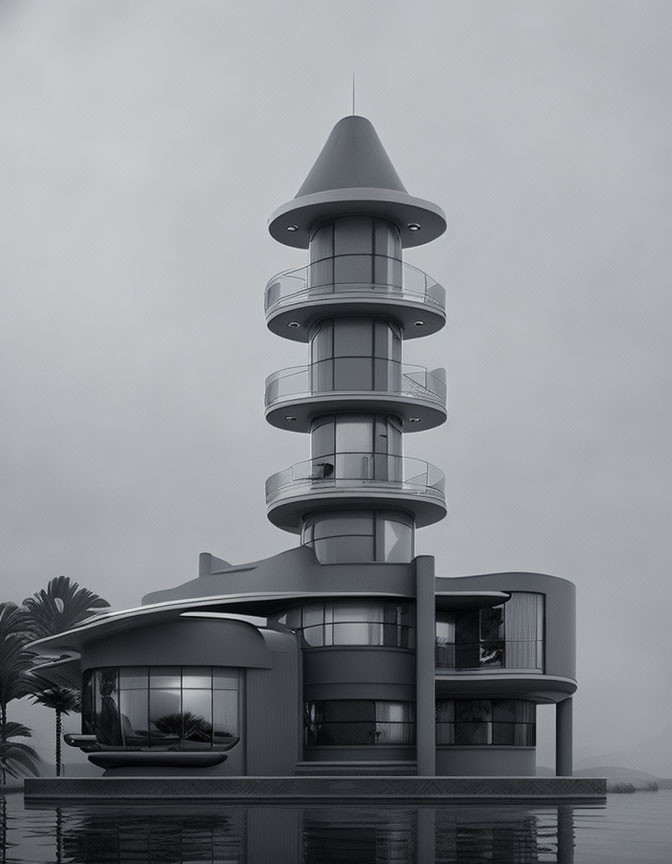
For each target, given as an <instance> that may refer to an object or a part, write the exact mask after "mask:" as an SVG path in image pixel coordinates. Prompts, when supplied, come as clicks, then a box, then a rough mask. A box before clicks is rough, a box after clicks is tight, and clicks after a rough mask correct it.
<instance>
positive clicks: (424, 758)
mask: <svg viewBox="0 0 672 864" xmlns="http://www.w3.org/2000/svg"><path fill="white" fill-rule="evenodd" d="M415 580H416V581H415V602H416V611H415V615H416V622H415V675H416V695H415V722H416V736H417V737H416V742H417V743H416V757H417V760H418V774H419V775H420V776H422V777H433V776H434V775H435V774H436V731H435V730H436V725H435V724H436V719H435V697H434V692H435V691H434V687H435V683H434V679H435V663H434V640H435V630H436V623H435V611H434V610H435V605H434V604H435V599H434V595H435V580H434V558H433V557H432V556H431V555H420V556H418V557H417V558H416V559H415Z"/></svg>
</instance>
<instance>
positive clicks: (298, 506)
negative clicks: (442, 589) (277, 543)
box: [266, 488, 447, 534]
mask: <svg viewBox="0 0 672 864" xmlns="http://www.w3.org/2000/svg"><path fill="white" fill-rule="evenodd" d="M325 510H339V511H341V510H401V511H404V512H407V513H409V514H410V515H411V516H413V518H414V520H415V525H416V528H425V527H426V526H427V525H434V524H435V523H436V522H440V521H441V519H443V518H444V517H445V516H446V513H447V509H446V504H445V501H444V500H443V496H440V497H439V496H436V497H433V496H423V495H421V494H417V493H407V494H403V493H398V494H393V493H391V492H386V491H385V490H381V491H375V490H358V489H353V488H350V489H345V488H344V489H342V490H341V491H340V492H339V493H337V494H334V492H330V493H326V492H324V493H319V492H316V491H306V492H305V493H304V494H301V493H298V492H295V493H294V494H291V495H279V496H277V497H276V498H275V499H274V500H272V501H270V502H268V504H267V508H266V516H267V518H268V520H269V522H270V523H271V524H272V525H275V527H276V528H280V529H282V530H283V531H288V532H289V533H291V534H300V533H301V524H302V521H303V518H304V517H305V515H306V514H307V513H315V512H320V511H325Z"/></svg>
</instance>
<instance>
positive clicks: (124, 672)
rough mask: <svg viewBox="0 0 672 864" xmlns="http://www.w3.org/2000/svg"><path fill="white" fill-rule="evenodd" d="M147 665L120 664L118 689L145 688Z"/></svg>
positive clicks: (146, 685)
mask: <svg viewBox="0 0 672 864" xmlns="http://www.w3.org/2000/svg"><path fill="white" fill-rule="evenodd" d="M147 687H148V681H147V666H122V667H121V669H120V670H119V689H120V690H146V689H147Z"/></svg>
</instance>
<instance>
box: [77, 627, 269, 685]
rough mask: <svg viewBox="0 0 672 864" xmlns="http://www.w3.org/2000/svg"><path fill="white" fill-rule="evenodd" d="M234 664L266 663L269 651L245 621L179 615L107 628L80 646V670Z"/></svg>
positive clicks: (249, 665)
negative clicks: (151, 622) (117, 628)
mask: <svg viewBox="0 0 672 864" xmlns="http://www.w3.org/2000/svg"><path fill="white" fill-rule="evenodd" d="M170 665H174V666H238V667H262V668H269V667H270V665H271V655H270V652H269V650H268V648H267V647H266V643H265V642H264V639H263V637H262V635H261V633H260V632H259V631H258V630H257V629H256V628H255V627H253V626H252V625H251V624H247V623H245V622H244V621H233V620H230V619H217V620H207V619H198V618H179V619H177V620H173V621H169V622H164V623H161V624H156V625H154V626H151V625H149V624H147V622H146V621H143V623H142V627H138V626H136V627H133V628H132V629H128V630H123V631H118V632H116V633H110V634H108V635H106V636H104V637H103V638H101V639H94V640H91V641H90V642H88V643H87V644H86V645H85V646H84V647H83V649H82V671H83V672H84V671H86V670H87V669H91V668H94V667H102V666H170Z"/></svg>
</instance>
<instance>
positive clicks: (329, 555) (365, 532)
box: [301, 510, 414, 564]
mask: <svg viewBox="0 0 672 864" xmlns="http://www.w3.org/2000/svg"><path fill="white" fill-rule="evenodd" d="M413 538H414V530H413V518H412V517H411V516H409V515H408V514H406V513H400V512H394V511H376V512H374V511H370V510H369V511H367V510H363V511H362V510H353V511H348V512H338V513H329V512H327V513H315V514H313V515H311V516H307V517H306V518H305V520H304V523H303V530H302V532H301V542H302V544H303V545H304V546H311V547H312V548H313V549H314V550H315V555H316V556H317V560H318V561H319V562H320V563H321V564H347V563H352V562H359V561H389V562H395V563H407V562H409V561H411V560H412V559H413V554H414V543H413Z"/></svg>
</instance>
